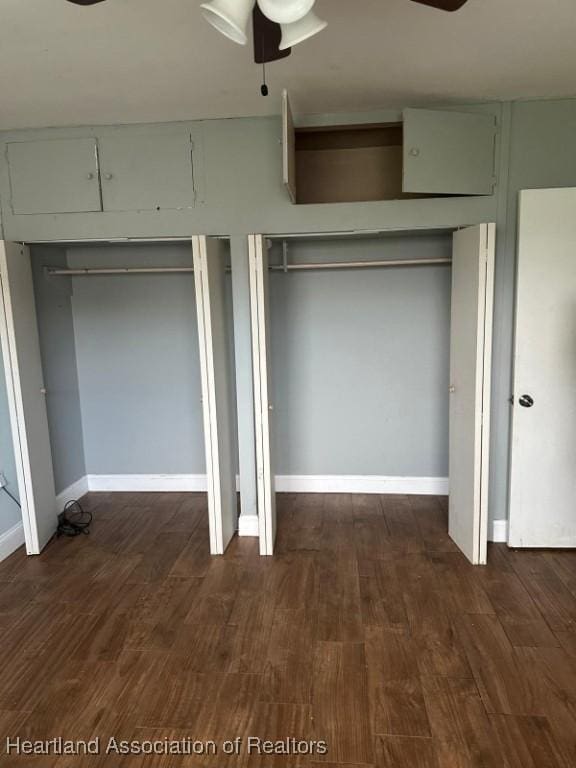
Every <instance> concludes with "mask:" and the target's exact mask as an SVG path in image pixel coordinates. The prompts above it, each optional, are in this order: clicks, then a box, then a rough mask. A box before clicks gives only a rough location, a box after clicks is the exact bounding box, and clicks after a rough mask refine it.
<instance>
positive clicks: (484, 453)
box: [449, 224, 496, 565]
mask: <svg viewBox="0 0 576 768" xmlns="http://www.w3.org/2000/svg"><path fill="white" fill-rule="evenodd" d="M495 233H496V227H495V225H494V224H481V225H479V226H477V227H470V228H468V229H463V230H460V231H459V232H456V233H455V235H454V249H453V257H452V318H451V332H450V338H451V341H450V440H449V464H450V469H449V472H450V502H449V533H450V536H451V537H452V539H453V540H454V541H455V542H456V544H457V545H458V546H459V547H460V549H461V550H462V552H463V553H464V554H465V555H466V557H467V558H468V559H469V560H470V562H472V563H474V564H475V565H478V564H484V563H486V556H487V541H488V474H489V445H490V375H491V359H492V315H493V294H494V256H495Z"/></svg>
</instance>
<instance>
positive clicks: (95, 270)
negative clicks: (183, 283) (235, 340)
mask: <svg viewBox="0 0 576 768" xmlns="http://www.w3.org/2000/svg"><path fill="white" fill-rule="evenodd" d="M451 263H452V259H450V258H447V259H393V260H388V261H325V262H317V263H302V264H280V265H274V266H271V267H270V270H271V271H272V272H298V271H305V270H313V269H372V268H374V267H423V266H431V265H441V264H451ZM226 271H230V270H229V268H228V269H227V270H226ZM193 272H194V267H84V268H78V269H61V268H59V267H48V268H47V269H46V273H47V274H48V275H50V276H51V277H84V276H87V277H89V276H90V275H92V276H98V275H164V274H183V273H184V274H186V273H188V274H191V273H193Z"/></svg>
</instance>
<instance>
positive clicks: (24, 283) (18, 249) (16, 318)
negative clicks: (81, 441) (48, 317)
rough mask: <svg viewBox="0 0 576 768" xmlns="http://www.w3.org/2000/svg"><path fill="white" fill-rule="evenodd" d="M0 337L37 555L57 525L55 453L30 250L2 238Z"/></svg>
mask: <svg viewBox="0 0 576 768" xmlns="http://www.w3.org/2000/svg"><path fill="white" fill-rule="evenodd" d="M0 291H1V302H0V337H1V340H2V353H3V357H4V368H5V373H6V385H7V390H8V405H9V408H10V421H11V425H12V437H13V442H14V457H15V460H16V470H17V473H18V487H19V492H20V504H21V507H22V523H23V525H24V535H25V539H26V551H27V552H28V554H29V555H39V554H40V552H41V551H42V549H43V548H44V547H45V546H46V544H47V543H48V541H49V540H50V539H51V538H52V536H53V535H54V533H55V531H56V527H57V512H56V494H55V490H54V473H53V469H52V451H51V447H50V435H49V432H48V417H47V414H46V400H45V391H44V380H43V375H42V363H41V359H40V342H39V339H38V325H37V321H36V305H35V301H34V287H33V283H32V265H31V262H30V252H29V250H28V248H26V246H23V245H19V244H17V243H8V242H3V241H0Z"/></svg>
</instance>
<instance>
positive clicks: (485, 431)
mask: <svg viewBox="0 0 576 768" xmlns="http://www.w3.org/2000/svg"><path fill="white" fill-rule="evenodd" d="M473 227H484V228H485V236H486V251H487V253H489V252H490V250H491V249H492V251H494V249H495V242H496V224H495V223H493V222H480V223H476V224H467V225H460V226H458V227H449V226H441V227H433V228H430V229H431V230H433V231H435V232H447V233H452V234H453V233H454V232H456V231H458V230H461V229H469V228H473ZM393 232H396V233H398V234H407V233H410V232H418V230H417V229H414V228H413V227H402V228H398V229H386V230H385V231H383V230H354V231H353V232H351V231H345V230H344V231H331V232H318V231H315V232H303V233H290V234H276V233H267V234H260V235H249V236H248V241H249V250H250V254H251V256H250V261H251V268H250V280H251V285H250V295H251V316H252V345H253V368H254V411H255V414H254V418H255V426H256V429H255V440H256V466H257V478H258V518H259V530H260V542H261V554H273V542H272V547H271V551H263V550H265V549H266V546H267V545H266V531H267V528H266V520H267V519H270V515H271V509H270V503H269V501H268V499H267V497H268V495H269V493H270V490H271V493H272V495H274V493H275V491H274V477H273V476H271V477H270V481H269V482H268V483H266V480H265V475H266V470H268V474H269V475H271V474H272V473H271V461H270V455H269V454H270V432H269V422H268V412H267V409H266V411H265V410H264V408H263V400H262V386H263V382H262V376H263V371H264V370H265V366H263V363H262V353H263V350H262V344H261V341H260V337H261V334H262V323H263V322H265V320H264V317H265V315H264V309H265V308H264V307H263V306H262V302H263V299H264V296H263V293H262V288H261V286H260V285H259V284H258V276H257V274H256V271H255V270H254V269H253V260H254V258H255V254H256V240H257V239H260V240H261V242H262V243H265V242H266V238H275V239H282V238H284V239H286V240H289V239H291V238H302V237H305V238H310V239H312V238H315V237H338V236H341V237H346V236H352V235H362V234H373V235H374V236H378V235H382V234H384V233H393ZM494 267H495V264H494V259H493V258H492V259H487V262H486V281H487V284H488V286H489V288H490V285H492V288H493V282H494ZM493 310H494V292H493V289H489V290H488V291H487V292H486V294H485V296H484V306H483V307H480V313H481V315H482V322H483V323H484V334H483V349H482V350H481V352H482V365H481V375H480V376H479V386H481V387H482V397H481V404H482V405H481V412H480V413H478V412H477V414H476V416H477V419H476V422H477V424H478V423H479V424H480V427H481V440H480V442H479V443H478V444H477V448H478V451H477V453H476V456H475V460H476V469H477V473H478V477H477V483H476V491H477V493H476V498H477V502H478V507H477V510H476V511H475V512H476V513H477V515H476V524H475V527H476V532H477V538H476V541H475V543H474V558H473V564H474V565H483V564H485V563H486V560H487V545H488V521H489V509H488V501H489V471H490V419H491V388H492V383H491V374H492V354H493V349H492V335H493ZM265 384H266V387H268V386H269V381H266V382H265ZM266 448H267V449H268V459H267V460H266ZM268 527H269V526H268ZM263 542H264V543H263ZM269 549H270V548H269Z"/></svg>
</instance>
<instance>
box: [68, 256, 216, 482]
mask: <svg viewBox="0 0 576 768" xmlns="http://www.w3.org/2000/svg"><path fill="white" fill-rule="evenodd" d="M68 263H69V265H70V266H71V267H82V266H90V267H98V266H101V267H103V266H112V265H113V266H118V265H122V266H162V265H170V266H180V265H182V266H191V264H192V250H191V245H190V244H187V243H185V244H171V245H138V246H104V247H77V248H70V249H69V250H68ZM72 284H73V296H72V310H73V314H74V329H75V338H76V354H77V360H78V379H79V383H80V402H81V409H82V423H83V430H84V450H85V455H86V469H87V472H88V474H163V473H167V474H202V473H204V472H205V457H204V443H203V427H202V403H201V385H200V372H199V352H198V331H197V321H196V303H195V297H194V278H193V276H192V275H187V274H184V275H182V274H180V275H162V276H144V275H131V276H126V277H80V278H73V280H72Z"/></svg>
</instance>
